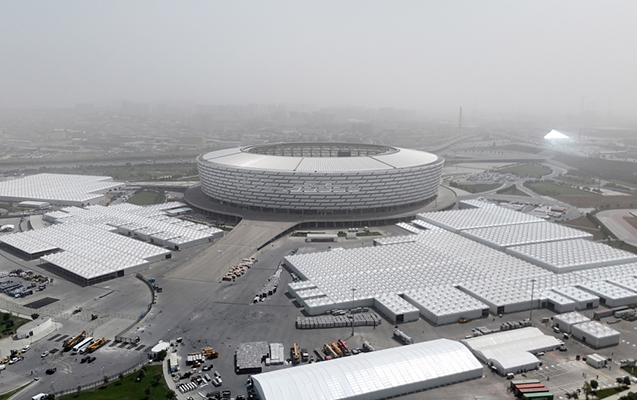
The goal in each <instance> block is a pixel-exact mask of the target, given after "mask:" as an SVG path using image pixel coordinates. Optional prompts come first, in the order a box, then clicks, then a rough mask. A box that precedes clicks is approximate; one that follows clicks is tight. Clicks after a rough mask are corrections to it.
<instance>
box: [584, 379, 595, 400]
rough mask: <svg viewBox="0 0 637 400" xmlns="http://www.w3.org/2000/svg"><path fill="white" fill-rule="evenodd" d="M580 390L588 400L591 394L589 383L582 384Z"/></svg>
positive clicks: (591, 389)
mask: <svg viewBox="0 0 637 400" xmlns="http://www.w3.org/2000/svg"><path fill="white" fill-rule="evenodd" d="M582 390H583V391H584V396H586V400H588V398H589V396H590V395H591V394H592V393H593V388H592V387H591V383H590V382H584V386H582Z"/></svg>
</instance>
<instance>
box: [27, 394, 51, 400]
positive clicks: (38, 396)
mask: <svg viewBox="0 0 637 400" xmlns="http://www.w3.org/2000/svg"><path fill="white" fill-rule="evenodd" d="M46 396H48V394H46V393H40V394H36V395H35V396H33V397H31V400H43V399H44V398H45V397H46Z"/></svg>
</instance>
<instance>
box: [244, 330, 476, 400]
mask: <svg viewBox="0 0 637 400" xmlns="http://www.w3.org/2000/svg"><path fill="white" fill-rule="evenodd" d="M482 371H483V367H482V365H481V364H480V362H478V360H477V359H476V358H475V357H474V356H473V355H472V354H471V352H470V351H469V350H468V349H467V348H466V347H465V346H463V345H462V344H460V343H458V342H455V341H452V340H448V339H438V340H432V341H429V342H422V343H417V344H412V345H408V346H402V347H396V348H391V349H386V350H379V351H375V352H372V353H365V354H361V355H358V356H356V357H345V358H339V359H335V360H331V361H329V362H322V363H316V364H308V365H303V366H298V367H294V368H287V369H281V370H278V371H273V372H266V373H262V374H258V375H253V376H252V381H253V383H254V387H255V389H256V392H257V394H258V396H259V398H260V399H263V400H299V399H321V400H335V399H357V400H358V399H360V400H363V399H365V400H373V399H384V398H389V397H393V396H400V395H403V394H407V393H410V392H417V391H421V390H426V389H430V388H434V387H438V386H444V385H449V384H453V383H456V382H461V381H466V380H470V379H476V378H480V377H481V376H482Z"/></svg>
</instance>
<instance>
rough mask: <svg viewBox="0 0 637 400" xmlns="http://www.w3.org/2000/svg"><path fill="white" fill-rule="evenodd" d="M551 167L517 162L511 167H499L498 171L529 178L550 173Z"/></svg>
mask: <svg viewBox="0 0 637 400" xmlns="http://www.w3.org/2000/svg"><path fill="white" fill-rule="evenodd" d="M551 171H552V169H551V168H549V167H545V166H542V165H536V164H519V165H514V166H512V167H506V168H500V169H499V170H498V172H502V173H507V172H508V173H511V174H513V175H517V176H523V177H529V178H541V177H543V176H544V175H547V174H550V173H551Z"/></svg>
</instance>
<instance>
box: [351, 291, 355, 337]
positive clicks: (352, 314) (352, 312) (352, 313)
mask: <svg viewBox="0 0 637 400" xmlns="http://www.w3.org/2000/svg"><path fill="white" fill-rule="evenodd" d="M354 293H356V288H352V310H351V311H350V314H351V317H352V337H354Z"/></svg>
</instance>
